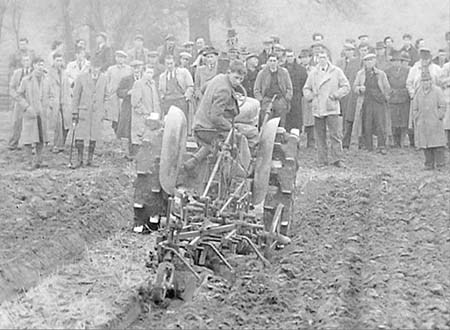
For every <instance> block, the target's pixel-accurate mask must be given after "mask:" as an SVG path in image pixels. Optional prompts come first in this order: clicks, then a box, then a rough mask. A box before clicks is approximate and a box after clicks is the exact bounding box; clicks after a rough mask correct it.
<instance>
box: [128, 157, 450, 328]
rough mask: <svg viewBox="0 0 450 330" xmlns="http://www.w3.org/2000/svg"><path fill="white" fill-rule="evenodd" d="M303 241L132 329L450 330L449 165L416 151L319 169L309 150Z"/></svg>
mask: <svg viewBox="0 0 450 330" xmlns="http://www.w3.org/2000/svg"><path fill="white" fill-rule="evenodd" d="M302 155H303V157H302V159H300V163H301V168H300V171H299V173H298V177H297V186H298V190H297V195H296V216H295V219H294V220H295V223H294V226H293V229H292V233H291V236H292V239H293V244H292V245H291V246H289V247H287V248H286V249H284V250H282V251H279V252H278V253H277V254H276V255H275V256H274V260H273V266H272V267H270V268H268V269H265V268H263V267H262V265H261V264H260V262H259V261H257V260H255V259H250V260H249V259H246V260H244V261H241V262H240V263H239V264H238V274H239V275H238V280H237V281H236V283H235V284H234V285H233V286H230V285H229V284H228V283H227V282H225V281H224V280H221V279H219V278H214V279H213V281H210V282H209V283H208V285H207V286H205V287H204V288H203V289H202V291H201V293H200V294H199V295H197V296H196V298H195V299H194V300H193V301H192V302H190V303H186V304H181V306H180V305H179V304H175V305H174V307H173V308H170V307H169V309H168V310H161V309H157V308H150V311H149V313H148V314H147V315H146V316H145V317H142V319H141V320H140V321H139V322H137V323H136V324H134V325H133V327H132V328H136V329H146V328H148V327H154V328H165V329H197V328H198V329H299V328H302V329H324V328H327V329H328V328H334V329H449V328H450V252H449V251H450V229H449V227H450V216H449V214H450V178H449V171H448V169H446V170H445V171H443V172H427V171H423V170H422V167H423V164H422V154H421V153H420V152H416V151H414V150H413V149H407V150H401V151H400V150H395V151H391V152H390V153H389V155H388V156H386V157H384V156H381V155H377V154H369V153H365V152H360V153H358V154H356V153H355V152H351V153H350V154H347V165H348V166H349V169H346V170H340V169H339V170H337V169H334V168H331V167H330V168H326V169H323V170H322V169H321V170H317V169H315V167H314V160H313V159H314V154H313V153H312V152H310V151H306V150H303V153H302Z"/></svg>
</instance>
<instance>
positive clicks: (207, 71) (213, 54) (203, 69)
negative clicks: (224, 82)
mask: <svg viewBox="0 0 450 330" xmlns="http://www.w3.org/2000/svg"><path fill="white" fill-rule="evenodd" d="M203 56H204V57H205V62H206V63H205V64H204V65H201V66H199V67H198V68H197V71H196V72H195V79H194V82H195V83H194V90H195V96H196V99H197V100H198V101H199V100H200V99H201V97H202V96H203V94H204V92H205V90H206V85H207V84H208V82H209V81H210V80H211V79H212V78H214V77H215V76H216V75H217V74H218V70H217V69H218V66H217V62H218V56H219V52H218V51H217V49H215V48H214V47H207V48H206V49H205V50H204V51H203Z"/></svg>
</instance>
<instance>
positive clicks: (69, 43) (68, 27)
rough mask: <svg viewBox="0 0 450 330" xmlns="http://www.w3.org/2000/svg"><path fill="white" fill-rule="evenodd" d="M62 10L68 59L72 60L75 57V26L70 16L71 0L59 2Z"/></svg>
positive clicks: (60, 0)
mask: <svg viewBox="0 0 450 330" xmlns="http://www.w3.org/2000/svg"><path fill="white" fill-rule="evenodd" d="M59 3H60V8H61V17H62V21H63V31H64V44H65V45H66V59H68V58H72V57H73V55H74V50H75V49H74V42H73V35H72V31H73V26H72V18H71V15H70V4H71V0H59Z"/></svg>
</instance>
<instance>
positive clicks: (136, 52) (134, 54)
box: [127, 34, 149, 64]
mask: <svg viewBox="0 0 450 330" xmlns="http://www.w3.org/2000/svg"><path fill="white" fill-rule="evenodd" d="M133 45H134V47H133V48H131V49H130V50H129V51H128V52H127V53H128V62H133V61H134V60H139V61H142V62H143V63H144V64H147V63H148V52H149V50H148V49H147V48H145V47H144V36H143V35H142V34H137V35H136V36H135V37H134V41H133Z"/></svg>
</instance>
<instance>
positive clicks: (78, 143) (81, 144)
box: [73, 140, 84, 168]
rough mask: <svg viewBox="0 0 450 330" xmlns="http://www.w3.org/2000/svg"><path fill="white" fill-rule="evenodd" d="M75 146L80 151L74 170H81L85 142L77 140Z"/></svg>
mask: <svg viewBox="0 0 450 330" xmlns="http://www.w3.org/2000/svg"><path fill="white" fill-rule="evenodd" d="M75 146H76V147H77V151H78V162H77V164H76V165H75V166H74V167H73V168H80V167H81V166H83V153H84V141H83V140H76V141H75Z"/></svg>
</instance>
